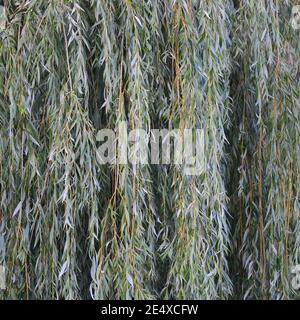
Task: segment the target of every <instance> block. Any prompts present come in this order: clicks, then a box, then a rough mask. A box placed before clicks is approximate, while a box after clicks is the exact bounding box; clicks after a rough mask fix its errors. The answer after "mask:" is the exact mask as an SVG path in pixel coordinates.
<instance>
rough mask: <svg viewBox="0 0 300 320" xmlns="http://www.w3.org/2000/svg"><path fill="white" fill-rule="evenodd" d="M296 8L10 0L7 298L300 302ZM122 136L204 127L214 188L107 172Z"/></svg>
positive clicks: (144, 172) (157, 173) (2, 229)
mask: <svg viewBox="0 0 300 320" xmlns="http://www.w3.org/2000/svg"><path fill="white" fill-rule="evenodd" d="M294 5H297V1H294V0H282V1H280V0H269V1H265V0H239V1H232V0H201V1H193V0H172V1H171V0H164V1H163V0H144V1H137V0H91V1H85V0H77V1H66V0H51V1H49V0H47V1H46V0H27V1H12V0H5V1H4V7H5V15H4V16H3V17H2V18H1V19H2V20H1V21H0V37H1V39H0V40H1V41H0V72H1V77H0V265H3V266H5V270H6V275H5V277H6V289H5V290H1V291H0V297H1V298H2V299H8V298H13V299H90V298H92V299H133V298H134V299H156V298H163V299H171V298H174V299H229V298H242V299H261V298H263V299H292V298H295V297H296V296H297V294H298V293H297V292H296V290H295V288H293V286H292V285H291V273H290V272H291V268H292V267H294V266H296V265H299V264H300V199H299V197H300V188H299V185H300V140H299V139H300V138H299V137H300V126H299V123H300V118H299V117H300V102H299V89H300V88H299V79H300V78H299V43H300V41H299V30H295V29H293V28H292V24H291V22H290V18H291V11H292V7H293V6H294ZM124 121H126V123H127V125H128V130H134V129H140V128H142V129H144V130H145V132H146V136H147V138H148V139H150V137H151V128H162V129H168V130H173V129H176V130H179V131H182V130H184V129H185V128H193V129H202V132H203V134H204V138H205V145H204V146H202V147H203V149H202V153H203V154H202V156H203V158H204V159H205V166H204V167H203V170H202V171H201V174H200V175H186V174H185V173H184V171H183V169H182V167H180V166H178V165H176V164H172V165H153V164H141V163H138V164H137V163H130V164H110V165H109V164H106V165H102V164H101V159H99V153H98V147H99V143H98V139H97V132H98V130H99V129H105V128H111V129H115V128H119V127H120V125H121V124H122V123H124ZM123 135H124V132H122V131H120V130H117V131H116V140H115V141H114V147H115V149H116V150H117V149H118V148H119V147H120V144H121V143H120V141H121V138H123Z"/></svg>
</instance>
